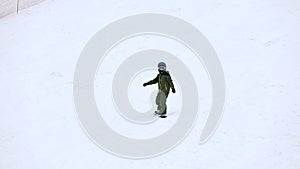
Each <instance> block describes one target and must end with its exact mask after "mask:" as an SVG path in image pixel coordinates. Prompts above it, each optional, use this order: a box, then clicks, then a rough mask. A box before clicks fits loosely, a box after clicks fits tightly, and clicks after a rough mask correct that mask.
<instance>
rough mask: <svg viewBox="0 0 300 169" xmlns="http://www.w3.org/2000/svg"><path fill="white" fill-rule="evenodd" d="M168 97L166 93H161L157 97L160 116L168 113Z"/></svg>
mask: <svg viewBox="0 0 300 169" xmlns="http://www.w3.org/2000/svg"><path fill="white" fill-rule="evenodd" d="M166 99H167V98H166V95H165V93H164V92H162V91H159V92H158V94H157V96H156V100H155V102H156V104H157V110H158V111H159V113H160V114H166V111H167V105H166Z"/></svg>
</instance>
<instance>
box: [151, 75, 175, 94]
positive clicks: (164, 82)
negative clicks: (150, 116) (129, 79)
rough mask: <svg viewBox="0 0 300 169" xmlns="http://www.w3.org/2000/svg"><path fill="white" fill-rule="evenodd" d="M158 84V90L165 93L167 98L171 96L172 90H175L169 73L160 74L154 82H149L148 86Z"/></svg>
mask: <svg viewBox="0 0 300 169" xmlns="http://www.w3.org/2000/svg"><path fill="white" fill-rule="evenodd" d="M155 83H158V90H160V91H163V92H164V93H165V95H166V96H168V95H169V92H170V88H172V89H173V88H174V84H173V80H172V78H171V76H170V73H169V72H168V71H163V72H160V73H159V74H158V75H157V76H156V77H155V78H154V79H153V80H150V81H149V82H147V84H148V85H152V84H155Z"/></svg>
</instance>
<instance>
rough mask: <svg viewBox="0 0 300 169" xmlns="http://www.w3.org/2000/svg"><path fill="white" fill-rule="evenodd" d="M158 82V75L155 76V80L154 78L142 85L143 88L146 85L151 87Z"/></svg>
mask: <svg viewBox="0 0 300 169" xmlns="http://www.w3.org/2000/svg"><path fill="white" fill-rule="evenodd" d="M157 82H158V75H157V76H156V78H154V79H153V80H150V81H149V82H146V83H144V84H143V86H144V87H145V86H147V85H152V84H155V83H157Z"/></svg>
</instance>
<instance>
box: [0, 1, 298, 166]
mask: <svg viewBox="0 0 300 169" xmlns="http://www.w3.org/2000/svg"><path fill="white" fill-rule="evenodd" d="M146 12H153V13H165V14H170V15H174V16H177V17H180V18H182V19H184V20H186V21H188V22H190V23H191V24H193V25H194V26H196V27H197V28H198V29H199V30H200V31H201V32H202V33H203V34H204V35H205V36H206V37H207V38H208V39H209V40H210V42H211V44H212V45H213V46H214V48H215V50H216V51H217V53H218V56H219V58H220V60H221V63H222V66H223V69H224V73H225V78H226V88H227V92H226V93H227V100H226V107H225V110H224V115H223V119H222V121H221V123H220V125H219V127H218V129H217V131H216V132H215V134H214V135H213V137H212V138H211V139H210V140H209V141H208V142H207V143H205V144H203V145H199V144H198V142H199V137H200V134H201V130H202V129H203V124H204V122H205V121H206V119H205V118H206V116H207V113H208V108H209V104H210V99H209V98H210V94H209V92H207V91H208V90H206V89H208V88H209V87H210V86H209V84H208V81H207V77H205V76H206V74H205V73H203V74H202V73H200V74H195V79H196V81H197V84H198V85H199V86H198V87H199V92H200V91H202V92H200V93H201V94H200V98H199V99H200V103H199V104H200V105H203V106H201V107H200V111H199V112H200V115H199V117H198V119H197V122H196V124H195V126H194V128H193V130H192V132H191V133H190V134H189V135H188V137H187V138H186V139H185V140H184V141H183V142H182V143H181V144H179V145H178V146H177V147H176V148H174V149H173V150H171V151H170V152H168V153H166V154H164V155H162V156H159V157H155V158H151V159H146V160H129V159H123V158H120V157H116V156H113V155H111V154H109V153H107V152H105V151H103V150H102V149H100V148H99V147H97V146H96V145H95V144H94V143H93V142H92V141H91V140H89V138H88V137H87V136H86V134H85V133H84V132H83V130H82V129H81V127H80V124H79V121H78V120H77V118H76V114H75V109H74V106H73V93H72V90H73V89H72V88H73V85H72V83H73V75H74V70H75V65H76V62H77V59H78V57H79V55H80V52H81V50H82V49H83V47H84V46H85V44H86V43H87V41H88V40H89V39H90V38H91V37H92V36H93V35H94V34H95V32H97V31H98V30H100V29H101V28H102V27H104V26H105V25H107V24H109V23H111V22H113V21H115V20H117V19H120V18H122V17H125V16H129V15H133V14H138V13H146ZM299 28H300V2H299V1H297V0H289V1H286V0H240V1H235V0H228V1H221V0H210V1H208V0H207V1H203V0H201V1H196V0H193V1H192V0H190V1H189V0H187V1H180V0H174V1H172V2H170V1H160V0H152V1H146V0H140V1H137V0H132V1H128V0H111V1H97V0H90V1H83V0H81V1H80V0H72V1H71V0H60V1H58V0H55V1H45V2H43V3H41V4H39V5H36V6H33V7H32V8H29V9H25V10H23V11H21V12H20V13H19V14H18V15H17V14H12V15H9V16H7V17H5V18H1V19H0V94H1V96H0V169H25V168H26V169H27V168H28V169H38V168H43V169H47V168H49V169H54V168H63V169H77V168H78V169H82V168H89V169H93V168H95V169H96V168H97V169H98V168H110V169H117V168H128V169H140V168H143V169H156V168H157V169H160V168H166V169H199V168H205V169H241V168H245V169H257V168H262V169H300V109H299V108H300V107H299V106H300V102H299V100H300V99H299V95H300V58H299V54H300V31H299ZM155 39H156V37H153V38H152V39H151V38H150V40H149V39H148V41H147V40H145V39H144V40H145V42H146V41H147V43H144V44H142V45H137V46H135V47H134V48H133V49H132V50H135V49H144V48H146V47H148V46H149V45H150V46H151V45H152V47H155V44H156V43H155V42H156V41H154V42H153V41H152V40H155ZM135 41H140V42H141V41H143V39H135ZM135 41H132V42H131V43H130V42H128V44H127V45H130V46H134V44H135V43H134V42H135ZM151 41H152V42H151ZM138 44H140V43H138ZM160 44H163V46H162V47H161V48H164V49H168V50H172V49H174V51H173V52H175V53H177V54H180V53H185V51H184V49H182V48H180V46H178V45H177V47H178V48H177V47H176V48H174V46H176V44H171V43H168V40H166V39H161V41H160ZM157 46H160V45H157ZM124 49H126V48H125V46H123V48H122V46H120V48H119V49H116V50H119V51H122V50H123V51H124ZM124 52H128V51H127V50H126V51H124ZM129 53H130V52H128V53H127V54H124V57H126V56H128V54H129ZM111 57H114V53H113V51H112V53H111ZM185 57H186V58H189V59H186V60H185V62H186V64H187V65H189V66H190V67H191V69H192V70H197V71H198V72H205V71H204V70H203V68H202V67H199V66H198V65H199V64H198V63H194V64H193V60H192V56H190V55H189V54H187V56H185ZM122 59H124V58H120V60H116V59H115V60H114V62H115V64H116V65H113V64H112V63H113V62H112V61H109V60H108V61H107V63H110V64H111V65H110V64H106V66H107V67H108V68H109V67H111V69H110V70H107V72H105V71H104V72H102V73H103V74H102V75H105V76H104V78H106V80H107V81H108V83H107V84H106V83H105V82H103V81H101V80H99V79H98V80H99V83H97V84H98V85H99V86H98V87H97V86H96V90H98V89H99V91H101V90H105V89H109V87H110V84H111V81H109V80H111V79H112V76H113V73H114V72H113V71H114V70H115V68H116V67H117V65H118V64H120V63H121V61H122ZM155 73H156V72H147V73H146V74H145V76H146V77H139V79H140V81H144V80H150V79H152V78H153V77H155ZM99 74H100V75H101V69H99ZM152 74H153V75H152ZM148 76H149V77H148ZM96 81H97V79H96ZM140 83H142V82H140ZM140 83H138V81H133V83H132V84H133V85H134V86H137V85H139V84H140ZM134 86H133V87H134ZM102 87H103V88H102ZM138 87H140V86H138ZM154 88H155V87H154ZM154 88H148V89H147V90H146V89H145V88H142V90H143V91H144V93H143V94H147V95H149V94H150V93H151V91H152V90H154ZM139 90H140V91H141V89H139ZM150 90H151V91H150ZM135 95H137V94H135V93H134V91H132V93H130V94H129V96H130V97H132V98H135ZM179 96H180V90H178V92H177V93H176V95H170V100H168V103H169V107H170V109H173V110H174V111H176V110H178V109H179V108H180V105H177V104H176V103H177V101H178V99H180V98H179ZM96 97H97V99H98V100H99V102H103V103H105V102H107V101H109V100H105V98H102V100H101V97H103V96H96ZM136 97H138V96H136ZM148 98H149V96H148V97H145V98H143V99H142V100H135V99H132V100H133V101H132V104H138V105H137V106H136V108H137V109H143V110H146V109H145V108H144V107H146V108H149V106H150V105H148V103H149V99H148ZM100 104H101V103H100ZM149 104H150V103H149ZM147 106H148V107H147ZM107 109H109V107H107ZM103 116H105V117H106V118H105V119H106V120H107V121H108V123H110V125H112V126H113V127H114V129H116V130H117V131H118V132H121V133H122V134H124V135H128V136H132V137H148V135H147V133H148V132H149V135H151V136H155V135H158V134H159V132H161V131H159V130H153V129H152V130H151V126H152V127H155V129H157V128H158V127H162V128H164V127H165V128H168V127H170V126H171V125H172V123H173V122H174V119H176V117H177V115H176V114H174V115H173V116H170V118H168V119H166V120H165V121H164V122H165V123H163V122H162V121H160V122H158V124H156V125H154V124H153V125H150V126H148V127H145V126H143V127H139V125H134V124H130V122H128V121H125V120H124V119H118V118H117V116H118V115H117V113H116V112H113V113H111V114H108V115H103ZM122 120H123V121H122ZM172 120H173V121H172ZM121 124H122V125H121ZM126 124H128V125H126ZM149 127H150V128H149ZM165 128H164V129H165ZM143 130H144V131H147V132H144V133H140V132H141V131H143ZM138 132H139V133H140V134H137V135H135V133H138Z"/></svg>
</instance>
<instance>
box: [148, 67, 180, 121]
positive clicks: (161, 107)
mask: <svg viewBox="0 0 300 169" xmlns="http://www.w3.org/2000/svg"><path fill="white" fill-rule="evenodd" d="M157 67H158V72H159V74H158V75H157V76H156V78H154V79H153V80H150V81H149V82H147V83H144V84H143V86H144V87H145V86H147V85H152V84H155V83H158V90H159V91H158V93H157V96H156V100H155V103H156V104H157V111H155V114H157V115H159V116H160V117H161V118H166V117H167V105H166V101H167V98H168V95H169V92H170V88H171V89H172V92H173V93H175V92H176V90H175V88H174V84H173V81H172V78H171V76H170V73H169V72H168V71H167V70H166V68H167V66H166V64H165V63H164V62H159V63H158V65H157Z"/></svg>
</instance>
